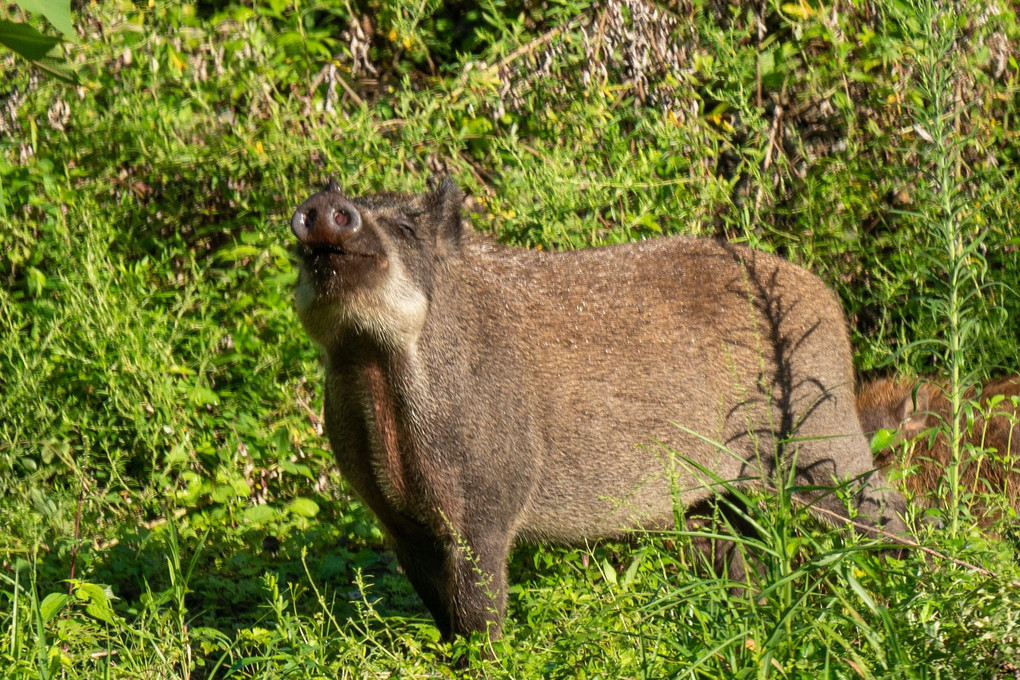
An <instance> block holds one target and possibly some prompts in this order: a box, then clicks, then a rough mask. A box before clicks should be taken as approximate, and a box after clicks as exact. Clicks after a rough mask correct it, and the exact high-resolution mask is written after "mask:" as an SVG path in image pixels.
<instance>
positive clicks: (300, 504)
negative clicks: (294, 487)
mask: <svg viewBox="0 0 1020 680" xmlns="http://www.w3.org/2000/svg"><path fill="white" fill-rule="evenodd" d="M287 511H288V512H293V513H294V514H295V515H301V516H302V517H315V516H316V515H317V514H319V505H318V504H317V503H316V502H315V501H313V500H312V499H311V498H295V499H294V500H292V501H291V502H290V505H288V506H287Z"/></svg>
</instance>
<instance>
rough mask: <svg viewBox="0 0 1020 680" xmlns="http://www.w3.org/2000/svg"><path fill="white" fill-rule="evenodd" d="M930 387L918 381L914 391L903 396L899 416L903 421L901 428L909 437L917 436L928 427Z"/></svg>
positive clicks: (901, 421)
mask: <svg viewBox="0 0 1020 680" xmlns="http://www.w3.org/2000/svg"><path fill="white" fill-rule="evenodd" d="M928 405H929V397H928V388H927V387H925V385H924V384H923V383H918V384H917V386H916V387H914V389H913V391H912V392H911V393H910V394H908V395H907V396H906V397H904V398H903V402H902V403H901V404H900V407H899V411H898V413H897V417H898V419H899V421H900V423H902V425H900V429H901V430H902V431H903V434H904V435H906V436H907V437H914V436H917V434H918V433H920V432H921V431H922V430H925V429H926V428H927V427H928Z"/></svg>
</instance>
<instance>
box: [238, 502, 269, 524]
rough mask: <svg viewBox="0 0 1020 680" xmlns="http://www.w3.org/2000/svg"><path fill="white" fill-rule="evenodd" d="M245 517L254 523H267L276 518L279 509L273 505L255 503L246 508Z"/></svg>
mask: <svg viewBox="0 0 1020 680" xmlns="http://www.w3.org/2000/svg"><path fill="white" fill-rule="evenodd" d="M243 514H244V518H245V519H246V520H248V521H249V522H251V523H252V524H265V523H266V522H272V521H273V520H274V519H276V515H277V511H276V508H274V507H273V506H271V505H253V506H252V507H250V508H245V510H244V513H243Z"/></svg>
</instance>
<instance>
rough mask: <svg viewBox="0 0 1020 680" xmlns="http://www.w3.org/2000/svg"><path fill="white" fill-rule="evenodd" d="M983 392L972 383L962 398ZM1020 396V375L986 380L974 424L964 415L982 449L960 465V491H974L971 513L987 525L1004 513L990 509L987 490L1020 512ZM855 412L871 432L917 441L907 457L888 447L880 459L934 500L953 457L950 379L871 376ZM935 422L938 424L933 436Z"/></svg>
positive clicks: (910, 487)
mask: <svg viewBox="0 0 1020 680" xmlns="http://www.w3.org/2000/svg"><path fill="white" fill-rule="evenodd" d="M977 394H978V390H977V389H975V388H974V387H971V388H970V389H968V390H967V391H966V392H964V395H963V397H964V399H965V400H966V401H972V400H975V395H977ZM999 395H1001V396H1002V397H1004V398H1003V399H1002V400H1001V401H999V402H998V403H997V404H995V406H990V404H989V400H990V399H992V398H994V397H996V396H999ZM1014 397H1020V376H1013V377H1009V378H1000V379H997V380H991V381H989V382H987V383H984V384H983V385H981V386H980V396H979V397H978V398H977V400H976V401H977V404H978V406H977V408H974V409H972V410H971V413H972V414H973V419H972V420H971V421H970V422H969V423H968V421H967V417H966V415H964V416H963V419H962V420H961V426H962V427H963V433H964V439H963V442H964V444H965V445H966V444H970V445H973V446H974V447H976V448H977V449H979V450H981V451H983V452H984V455H979V456H976V457H975V456H972V455H971V454H970V453H969V452H968V451H966V450H964V451H963V452H962V459H963V465H962V467H961V470H960V482H961V486H962V489H963V490H964V491H965V492H966V493H968V494H970V495H971V499H970V502H971V505H972V511H973V512H974V515H975V517H976V519H978V521H979V522H980V523H981V524H982V525H984V526H987V525H989V524H991V523H993V522H994V521H995V520H996V519H998V517H999V515H1000V513H999V512H998V510H996V509H995V508H992V507H989V505H988V504H987V503H986V502H984V501H983V500H982V498H981V496H982V495H987V494H996V495H1001V496H1002V497H1003V498H1005V499H1006V501H1007V502H1008V503H1009V504H1010V505H1011V506H1012V507H1013V508H1014V509H1016V510H1017V512H1020V412H1018V408H1017V403H1016V401H1014V399H1013V398H1014ZM857 410H858V413H859V414H860V417H861V426H862V427H863V428H864V431H865V432H866V433H872V432H875V431H877V430H879V429H887V430H897V431H898V434H899V438H900V439H911V440H914V443H913V445H912V446H911V447H909V448H908V449H907V457H906V458H905V459H904V460H900V459H899V457H898V455H897V454H898V451H899V450H900V449H899V448H897V447H889V448H886V449H885V450H884V451H882V452H880V453H879V454H878V456H877V457H876V459H875V463H876V465H878V466H879V467H885V466H887V465H890V466H892V467H893V468H895V469H897V470H899V471H900V472H901V473H902V478H903V485H904V487H905V488H906V490H907V491H908V492H909V493H910V494H911V495H912V496H914V497H916V498H918V499H919V500H921V501H922V502H924V503H925V504H926V505H929V506H930V505H931V504H932V502H931V499H932V498H933V497H934V495H935V493H936V492H937V491H938V489H939V487H940V486H942V485H943V484H944V482H945V476H946V469H947V467H948V466H949V465H950V463H951V462H952V452H951V450H950V446H949V437H948V436H947V435H946V425H948V423H950V422H951V420H950V419H951V412H952V404H951V403H950V401H949V399H948V397H947V385H946V384H945V383H942V382H937V381H930V380H922V379H913V380H896V379H891V378H882V379H878V380H873V381H871V382H869V383H867V384H865V385H864V386H863V387H861V389H860V390H859V392H858V395H857ZM932 428H939V430H938V431H937V433H935V434H936V436H935V439H934V441H932V439H931V436H930V435H931V434H933V433H932V432H931V430H932Z"/></svg>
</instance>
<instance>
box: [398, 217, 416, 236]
mask: <svg viewBox="0 0 1020 680" xmlns="http://www.w3.org/2000/svg"><path fill="white" fill-rule="evenodd" d="M397 226H398V227H400V232H401V233H402V234H403V235H404V236H406V237H408V238H418V235H417V234H416V233H415V232H414V226H413V225H412V224H411V223H410V222H408V221H406V220H399V221H398V222H397Z"/></svg>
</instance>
